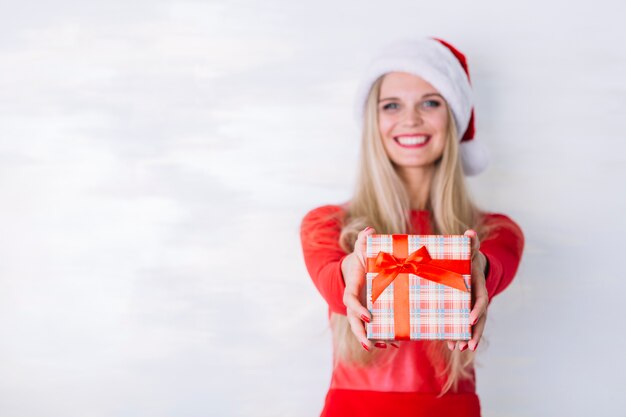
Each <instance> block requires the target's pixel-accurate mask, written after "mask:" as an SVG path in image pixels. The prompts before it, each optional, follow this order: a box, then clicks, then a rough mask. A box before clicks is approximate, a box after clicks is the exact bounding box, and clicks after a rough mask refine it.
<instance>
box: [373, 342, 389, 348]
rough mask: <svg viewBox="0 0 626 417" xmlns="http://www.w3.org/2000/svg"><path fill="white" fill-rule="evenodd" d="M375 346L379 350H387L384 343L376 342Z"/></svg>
mask: <svg viewBox="0 0 626 417" xmlns="http://www.w3.org/2000/svg"><path fill="white" fill-rule="evenodd" d="M374 346H376V347H377V348H381V349H387V344H386V343H383V342H376V344H374Z"/></svg>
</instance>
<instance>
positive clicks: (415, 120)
mask: <svg viewBox="0 0 626 417" xmlns="http://www.w3.org/2000/svg"><path fill="white" fill-rule="evenodd" d="M405 122H406V124H407V125H409V126H417V125H420V124H422V115H421V113H420V111H419V110H418V109H411V110H408V111H407V114H406V117H405Z"/></svg>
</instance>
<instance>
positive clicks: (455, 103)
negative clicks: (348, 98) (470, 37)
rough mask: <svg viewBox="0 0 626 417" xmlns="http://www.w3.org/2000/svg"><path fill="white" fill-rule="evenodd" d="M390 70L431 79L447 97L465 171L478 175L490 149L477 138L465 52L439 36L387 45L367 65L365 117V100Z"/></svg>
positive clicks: (361, 101)
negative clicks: (475, 136) (375, 83)
mask: <svg viewBox="0 0 626 417" xmlns="http://www.w3.org/2000/svg"><path fill="white" fill-rule="evenodd" d="M388 72H407V73H409V74H413V75H417V76H419V77H421V78H423V79H424V80H426V81H428V82H429V83H430V84H432V86H433V87H435V88H436V89H437V90H438V91H439V93H441V95H442V96H443V97H444V98H445V100H446V102H447V103H448V106H450V110H451V111H452V115H453V117H454V123H455V125H456V131H457V133H458V138H459V141H460V150H461V162H462V165H463V172H464V173H465V175H478V174H480V173H481V172H482V171H484V169H485V168H486V167H487V165H488V162H489V158H488V154H487V149H486V148H485V147H484V146H483V144H482V143H480V142H478V141H477V140H476V139H475V138H474V133H475V127H474V106H473V100H472V89H471V85H470V79H469V71H468V68H467V61H466V59H465V56H464V55H463V54H462V53H461V52H460V51H459V50H458V49H456V48H455V47H453V46H452V45H450V44H449V43H448V42H446V41H443V40H441V39H437V38H425V39H418V40H403V41H399V42H395V43H393V44H390V45H387V46H386V47H385V48H383V49H382V51H381V52H380V53H379V54H378V55H377V56H376V58H374V60H373V61H372V62H371V64H370V65H369V67H368V68H367V69H366V73H365V76H364V77H363V81H362V82H361V85H360V88H359V92H358V95H357V106H358V114H359V116H360V118H361V120H363V113H364V110H365V102H366V100H367V96H368V94H369V92H370V90H371V88H372V84H374V82H375V81H376V80H377V79H378V77H380V76H382V75H384V74H386V73H388Z"/></svg>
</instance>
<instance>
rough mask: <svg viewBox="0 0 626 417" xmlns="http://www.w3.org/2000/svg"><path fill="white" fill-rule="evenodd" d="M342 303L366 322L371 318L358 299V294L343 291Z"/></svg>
mask: <svg viewBox="0 0 626 417" xmlns="http://www.w3.org/2000/svg"><path fill="white" fill-rule="evenodd" d="M343 303H344V304H345V306H346V308H347V309H348V310H350V311H352V312H353V313H354V315H355V316H357V317H360V318H361V320H363V321H364V322H366V323H369V322H370V321H371V320H372V315H371V313H370V312H369V310H368V309H367V308H365V306H363V304H361V302H360V301H359V298H358V296H356V295H354V294H351V293H349V292H348V291H347V288H346V291H344V293H343Z"/></svg>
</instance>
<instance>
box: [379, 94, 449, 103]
mask: <svg viewBox="0 0 626 417" xmlns="http://www.w3.org/2000/svg"><path fill="white" fill-rule="evenodd" d="M429 96H439V97H441V98H443V96H442V95H441V94H439V93H426V94H424V95H423V96H422V98H426V97H429ZM387 100H400V99H399V98H397V97H386V98H381V99H380V100H378V102H379V103H381V102H383V101H387Z"/></svg>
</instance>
